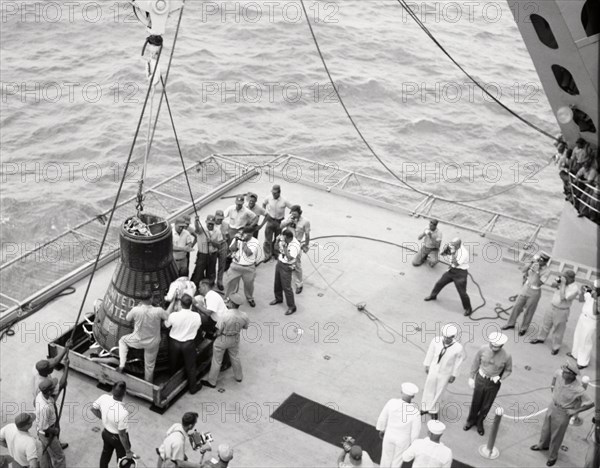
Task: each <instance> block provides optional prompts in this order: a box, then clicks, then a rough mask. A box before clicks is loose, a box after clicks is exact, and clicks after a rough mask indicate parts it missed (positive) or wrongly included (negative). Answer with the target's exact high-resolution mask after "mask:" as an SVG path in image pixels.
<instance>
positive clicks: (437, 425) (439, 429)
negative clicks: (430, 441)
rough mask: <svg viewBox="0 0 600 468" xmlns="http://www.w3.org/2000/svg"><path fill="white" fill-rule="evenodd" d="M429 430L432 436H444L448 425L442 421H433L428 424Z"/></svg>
mask: <svg viewBox="0 0 600 468" xmlns="http://www.w3.org/2000/svg"><path fill="white" fill-rule="evenodd" d="M427 430H428V431H429V432H431V433H432V434H443V433H444V431H445V430H446V425H445V424H444V423H443V422H441V421H437V420H435V419H431V420H430V421H429V422H427Z"/></svg>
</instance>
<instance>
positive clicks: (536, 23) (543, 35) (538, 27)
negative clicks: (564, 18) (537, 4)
mask: <svg viewBox="0 0 600 468" xmlns="http://www.w3.org/2000/svg"><path fill="white" fill-rule="evenodd" d="M530 19H531V24H533V28H534V29H535V32H536V33H537V35H538V39H539V40H540V41H541V42H542V43H543V44H544V45H546V46H547V47H550V48H551V49H558V42H556V38H555V37H554V33H553V32H552V29H551V28H550V24H548V21H546V20H545V19H544V18H542V17H541V16H540V15H535V14H533V15H531V16H530Z"/></svg>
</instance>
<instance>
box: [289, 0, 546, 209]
mask: <svg viewBox="0 0 600 468" xmlns="http://www.w3.org/2000/svg"><path fill="white" fill-rule="evenodd" d="M300 4H301V5H302V9H303V11H304V16H305V17H306V23H307V25H308V28H309V29H310V33H311V36H312V39H313V42H314V44H315V47H316V49H317V52H318V54H319V57H320V58H321V62H322V64H323V68H324V69H325V72H326V73H327V76H328V77H329V81H330V83H331V86H332V87H333V90H334V92H335V94H336V96H337V98H338V100H339V102H340V105H341V106H342V108H343V109H344V112H345V114H346V116H347V117H348V120H349V121H350V123H351V124H352V126H353V127H354V130H355V131H356V133H357V134H358V136H359V137H360V139H361V140H362V142H363V143H364V145H365V146H366V147H367V149H368V150H369V151H370V153H371V154H372V155H373V156H374V157H375V159H377V161H379V163H380V164H381V165H382V166H383V167H384V168H385V169H386V170H387V172H389V173H390V174H391V175H392V176H393V177H394V178H395V179H396V180H398V181H399V182H400V183H401V184H403V185H405V186H406V187H408V188H409V189H410V190H412V191H413V192H416V193H419V194H421V195H424V196H432V194H431V193H428V192H425V191H423V190H420V189H418V188H416V187H414V186H413V185H411V184H409V183H408V182H407V181H406V180H404V179H403V178H401V177H400V176H398V175H397V174H396V173H395V172H394V171H393V170H392V169H391V168H390V167H389V166H388V165H387V164H386V163H385V162H384V161H383V160H382V159H381V157H380V156H379V155H378V154H377V152H376V151H375V150H374V149H373V147H372V146H371V145H370V144H369V142H368V141H367V139H366V138H365V136H364V135H363V134H362V132H361V131H360V129H359V128H358V125H357V124H356V122H355V121H354V118H353V117H352V115H351V114H350V111H349V110H348V108H347V106H346V104H345V103H344V100H343V99H342V96H341V95H340V92H339V89H338V87H337V85H336V84H335V82H334V80H333V76H332V75H331V72H330V70H329V66H328V65H327V61H326V60H325V57H324V56H323V52H322V51H321V47H320V46H319V42H318V40H317V36H316V34H315V32H314V29H313V26H312V23H311V21H310V17H309V15H308V12H307V11H306V5H305V4H304V0H300ZM411 13H412V11H411ZM429 34H430V33H429ZM548 135H549V134H548ZM552 138H553V139H556V138H554V137H552ZM550 163H551V161H550V162H548V164H546V165H545V166H542V167H541V168H540V169H538V170H536V171H534V172H533V173H532V174H530V175H529V177H525V178H524V179H523V180H522V181H520V182H517V183H514V184H511V185H509V186H508V187H505V188H504V189H503V190H500V191H498V192H496V193H492V194H489V195H486V196H483V197H479V198H470V199H462V200H457V199H449V198H444V197H438V196H436V198H437V199H439V200H441V201H446V202H450V203H468V202H476V201H482V200H487V199H490V198H493V197H496V196H498V195H501V194H503V193H506V192H508V191H510V190H513V189H514V188H516V187H518V186H520V185H522V184H523V183H525V182H526V181H528V180H530V179H531V178H532V177H534V176H536V175H537V174H539V173H540V172H542V171H543V170H544V169H546V168H547V167H548V166H549V165H550Z"/></svg>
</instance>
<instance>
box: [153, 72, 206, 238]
mask: <svg viewBox="0 0 600 468" xmlns="http://www.w3.org/2000/svg"><path fill="white" fill-rule="evenodd" d="M160 80H161V82H162V84H163V95H164V96H165V103H166V104H167V110H168V111H169V119H170V120H171V126H172V127H173V134H174V135H175V143H176V144H177V151H178V152H179V159H181V165H182V167H183V174H184V175H185V182H186V183H187V188H188V191H189V192H190V198H191V200H192V206H193V207H194V214H195V216H196V224H197V225H198V226H199V227H200V229H201V231H202V234H204V237H206V242H207V244H208V242H209V237H208V233H207V232H206V231H205V230H204V226H202V223H201V222H200V216H199V215H198V210H197V209H196V202H195V201H194V194H193V193H192V186H191V184H190V179H189V177H188V173H187V169H186V167H185V162H184V160H183V153H182V151H181V145H180V144H179V138H178V136H177V130H176V129H175V120H174V119H173V113H172V112H171V104H169V98H168V96H167V86H166V82H165V81H163V77H162V76H161V77H160Z"/></svg>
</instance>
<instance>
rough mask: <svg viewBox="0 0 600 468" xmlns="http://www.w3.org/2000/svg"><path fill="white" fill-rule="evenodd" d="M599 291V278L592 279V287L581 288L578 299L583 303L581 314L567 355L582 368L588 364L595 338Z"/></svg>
mask: <svg viewBox="0 0 600 468" xmlns="http://www.w3.org/2000/svg"><path fill="white" fill-rule="evenodd" d="M599 291H600V280H596V281H594V289H593V290H591V291H590V290H588V289H585V287H584V289H582V291H581V294H580V300H581V299H583V301H584V304H583V307H582V309H581V315H580V316H579V320H577V326H576V327H575V335H574V336H573V351H572V352H571V353H567V356H570V357H572V358H573V359H575V360H577V367H579V369H584V368H586V367H587V366H588V365H589V364H590V359H591V357H592V350H593V349H594V341H595V339H596V323H597V321H598V312H599V311H598V292H599Z"/></svg>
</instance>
